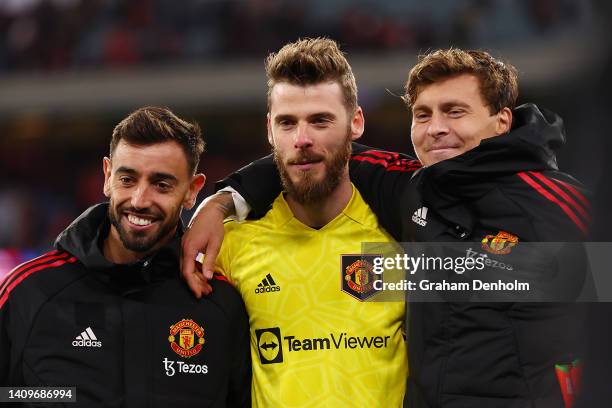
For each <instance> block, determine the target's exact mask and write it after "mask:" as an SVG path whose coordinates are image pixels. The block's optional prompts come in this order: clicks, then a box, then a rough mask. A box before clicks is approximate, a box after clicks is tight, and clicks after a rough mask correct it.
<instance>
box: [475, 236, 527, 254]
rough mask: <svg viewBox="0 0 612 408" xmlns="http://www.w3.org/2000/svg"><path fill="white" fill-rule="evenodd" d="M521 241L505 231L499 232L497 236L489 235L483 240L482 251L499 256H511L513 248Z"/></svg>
mask: <svg viewBox="0 0 612 408" xmlns="http://www.w3.org/2000/svg"><path fill="white" fill-rule="evenodd" d="M518 242H519V239H518V237H517V236H516V235H512V234H510V233H508V232H505V231H499V232H498V233H497V235H487V236H486V237H484V238H483V239H482V249H484V250H485V251H487V252H489V253H491V254H497V255H504V254H509V253H510V251H511V250H512V247H513V246H515V245H516V244H518Z"/></svg>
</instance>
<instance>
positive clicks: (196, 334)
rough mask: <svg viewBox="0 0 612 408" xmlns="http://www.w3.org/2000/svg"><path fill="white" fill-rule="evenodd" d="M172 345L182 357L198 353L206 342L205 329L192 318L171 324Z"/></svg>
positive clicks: (170, 340)
mask: <svg viewBox="0 0 612 408" xmlns="http://www.w3.org/2000/svg"><path fill="white" fill-rule="evenodd" d="M168 341H169V342H170V347H172V350H173V351H174V352H175V353H176V354H178V355H179V356H181V357H185V358H189V357H193V356H195V355H196V354H198V353H199V352H200V351H201V350H202V345H203V344H204V329H203V328H202V327H201V326H199V325H198V324H197V323H196V322H194V321H193V320H191V319H183V320H181V321H180V322H178V323H175V324H173V325H172V326H170V336H168Z"/></svg>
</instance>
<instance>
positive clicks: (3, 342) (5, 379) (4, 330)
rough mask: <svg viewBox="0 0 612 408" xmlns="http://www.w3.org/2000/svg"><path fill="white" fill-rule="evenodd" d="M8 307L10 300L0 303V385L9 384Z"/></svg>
mask: <svg viewBox="0 0 612 408" xmlns="http://www.w3.org/2000/svg"><path fill="white" fill-rule="evenodd" d="M0 283H2V281H0ZM0 293H1V292H0ZM0 302H1V300H0ZM8 308H9V305H8V301H6V302H4V303H3V304H0V387H2V386H6V385H8V384H9V370H10V355H11V354H10V353H11V344H10V340H9V336H8V327H7V326H8Z"/></svg>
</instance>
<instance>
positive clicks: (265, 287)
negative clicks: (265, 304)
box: [255, 274, 281, 293]
mask: <svg viewBox="0 0 612 408" xmlns="http://www.w3.org/2000/svg"><path fill="white" fill-rule="evenodd" d="M280 290H281V288H280V286H278V285H277V284H276V282H274V279H272V275H270V274H267V275H266V277H265V278H263V280H262V281H261V282H260V283H259V285H257V287H256V288H255V293H266V292H280Z"/></svg>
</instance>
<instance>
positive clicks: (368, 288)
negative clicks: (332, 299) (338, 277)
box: [341, 255, 382, 300]
mask: <svg viewBox="0 0 612 408" xmlns="http://www.w3.org/2000/svg"><path fill="white" fill-rule="evenodd" d="M379 256H380V255H342V272H341V273H342V287H341V289H342V291H343V292H345V293H348V294H349V295H351V296H353V297H354V298H356V299H359V300H365V299H367V298H369V297H370V296H372V295H374V294H375V293H376V292H377V291H376V289H374V282H375V281H377V280H379V279H382V275H377V274H375V273H374V265H373V262H374V258H375V257H379Z"/></svg>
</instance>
